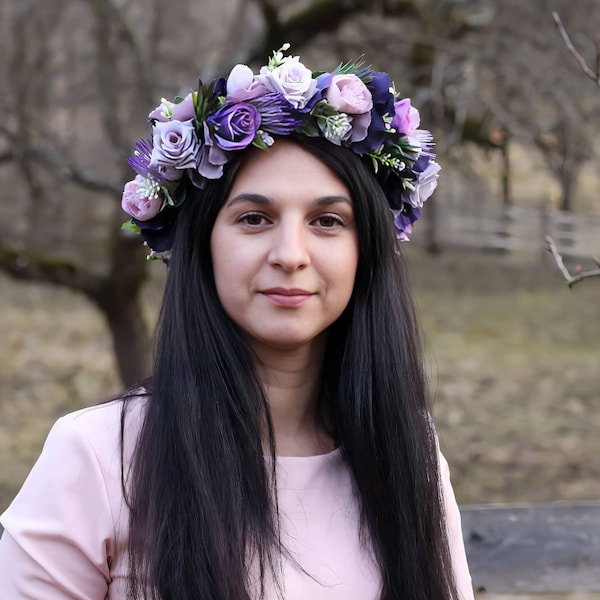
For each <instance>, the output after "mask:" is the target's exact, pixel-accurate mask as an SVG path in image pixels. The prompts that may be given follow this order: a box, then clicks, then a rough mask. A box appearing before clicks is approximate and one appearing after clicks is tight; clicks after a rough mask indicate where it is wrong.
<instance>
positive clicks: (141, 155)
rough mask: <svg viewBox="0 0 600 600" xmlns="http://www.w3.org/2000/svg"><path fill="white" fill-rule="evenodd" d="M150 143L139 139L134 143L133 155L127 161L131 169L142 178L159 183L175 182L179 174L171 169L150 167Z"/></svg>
mask: <svg viewBox="0 0 600 600" xmlns="http://www.w3.org/2000/svg"><path fill="white" fill-rule="evenodd" d="M151 160H152V141H151V140H145V139H141V140H139V141H138V142H136V143H135V146H134V147H133V154H132V155H131V156H130V157H129V158H128V159H127V162H128V163H129V165H130V166H131V168H132V169H133V170H134V171H135V172H136V173H137V174H138V175H142V177H151V178H152V179H156V181H158V182H159V183H163V182H165V181H177V180H178V179H179V178H180V177H181V172H179V171H178V170H177V169H174V168H172V167H165V166H151V165H150V163H151Z"/></svg>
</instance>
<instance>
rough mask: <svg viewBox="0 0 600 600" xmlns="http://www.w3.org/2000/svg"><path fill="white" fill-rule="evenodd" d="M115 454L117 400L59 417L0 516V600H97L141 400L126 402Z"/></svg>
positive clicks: (119, 526)
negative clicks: (23, 479) (122, 443)
mask: <svg viewBox="0 0 600 600" xmlns="http://www.w3.org/2000/svg"><path fill="white" fill-rule="evenodd" d="M129 404H130V406H129V408H128V411H127V413H126V419H125V425H126V426H125V432H124V433H125V435H124V440H125V443H124V448H123V450H124V452H123V454H122V453H121V443H120V440H121V414H122V408H123V403H122V402H121V401H113V402H108V403H106V404H101V405H98V406H94V407H90V408H85V409H82V410H78V411H76V412H73V413H70V414H68V415H66V416H64V417H62V418H60V419H59V420H58V421H57V422H56V423H55V424H54V426H53V427H52V429H51V431H50V433H49V434H48V437H47V439H46V442H45V444H44V448H43V450H42V453H41V455H40V457H39V459H38V460H37V462H36V464H35V465H34V467H33V468H32V470H31V472H30V474H29V476H28V477H27V479H26V481H25V483H24V484H23V487H22V488H21V491H20V492H19V494H18V495H17V496H16V498H15V499H14V501H13V502H12V504H11V505H10V506H9V508H8V509H7V510H6V512H5V513H4V514H3V515H2V516H1V517H0V522H1V523H2V525H3V527H4V529H5V531H4V534H3V536H2V538H1V539H0V597H1V598H44V599H47V600H55V599H56V600H63V599H66V598H78V599H82V600H83V599H89V600H103V599H104V598H106V597H107V591H108V586H109V585H110V582H111V580H112V578H113V576H114V573H113V572H112V567H113V565H114V563H115V561H116V560H117V558H118V557H119V556H120V555H121V554H122V553H123V543H124V540H123V536H122V532H123V531H124V530H125V528H126V522H127V511H126V505H125V502H124V496H123V492H122V476H121V474H122V468H121V467H122V465H126V464H127V461H128V460H129V459H130V456H131V452H132V451H133V448H134V446H135V440H136V439H137V433H138V431H139V427H140V425H141V421H142V414H143V406H144V402H143V401H138V400H137V399H135V400H133V401H131V402H130V403H129Z"/></svg>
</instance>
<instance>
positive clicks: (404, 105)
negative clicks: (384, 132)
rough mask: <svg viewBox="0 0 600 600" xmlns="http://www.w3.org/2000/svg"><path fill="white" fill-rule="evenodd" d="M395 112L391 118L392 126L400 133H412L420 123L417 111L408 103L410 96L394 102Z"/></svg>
mask: <svg viewBox="0 0 600 600" xmlns="http://www.w3.org/2000/svg"><path fill="white" fill-rule="evenodd" d="M394 108H395V110H396V114H395V115H394V118H393V119H392V127H393V128H394V129H395V130H396V131H397V132H398V133H401V134H402V135H408V136H410V135H412V134H413V133H414V131H415V129H417V128H418V127H419V125H420V123H421V116H420V115H419V111H418V110H417V109H416V108H415V107H414V106H411V105H410V98H403V99H402V100H398V101H397V102H396V103H395V104H394Z"/></svg>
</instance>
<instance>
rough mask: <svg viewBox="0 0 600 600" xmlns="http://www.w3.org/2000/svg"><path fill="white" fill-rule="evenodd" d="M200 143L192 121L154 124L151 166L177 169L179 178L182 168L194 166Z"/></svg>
mask: <svg viewBox="0 0 600 600" xmlns="http://www.w3.org/2000/svg"><path fill="white" fill-rule="evenodd" d="M199 150H200V144H199V142H198V138H197V136H196V132H195V130H194V126H193V125H192V121H191V120H190V121H184V122H181V121H168V122H165V123H162V122H157V123H155V124H154V131H153V148H152V157H151V161H150V166H151V167H155V168H156V167H167V168H171V169H177V170H178V171H179V173H177V172H176V174H177V175H178V177H174V178H173V180H176V179H180V178H181V176H182V175H183V172H182V171H183V170H184V169H193V168H195V167H196V161H197V155H198V151H199Z"/></svg>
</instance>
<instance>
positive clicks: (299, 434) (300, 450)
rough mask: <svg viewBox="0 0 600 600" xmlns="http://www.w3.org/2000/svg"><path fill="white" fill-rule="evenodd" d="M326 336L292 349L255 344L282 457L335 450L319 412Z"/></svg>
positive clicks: (278, 449)
mask: <svg viewBox="0 0 600 600" xmlns="http://www.w3.org/2000/svg"><path fill="white" fill-rule="evenodd" d="M325 343H326V339H325V336H321V337H320V338H317V339H315V340H313V341H311V342H310V343H308V344H306V345H303V346H301V347H298V348H294V349H292V350H282V349H280V348H278V349H274V348H267V347H265V346H262V345H260V344H256V343H253V344H252V348H253V350H254V352H255V355H256V357H257V368H258V374H259V377H260V379H261V381H262V383H263V386H264V389H265V393H266V395H267V400H268V402H269V407H270V409H271V419H272V422H273V429H274V432H275V443H276V445H277V454H278V455H280V456H313V455H316V454H325V453H327V452H330V451H331V450H333V449H334V447H335V444H334V441H333V438H332V437H331V434H330V433H328V432H327V431H326V428H325V426H324V423H323V418H322V415H320V414H319V412H318V411H319V392H320V389H321V371H322V366H323V356H324V352H325Z"/></svg>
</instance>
